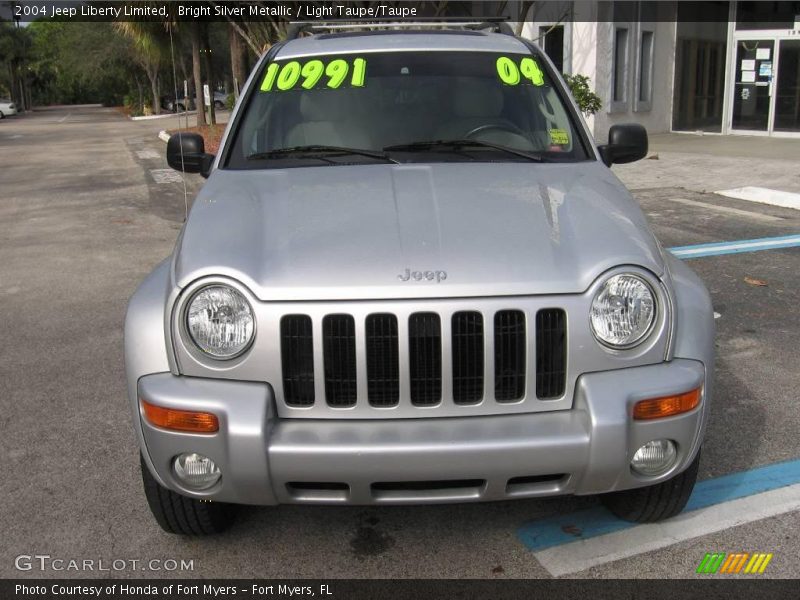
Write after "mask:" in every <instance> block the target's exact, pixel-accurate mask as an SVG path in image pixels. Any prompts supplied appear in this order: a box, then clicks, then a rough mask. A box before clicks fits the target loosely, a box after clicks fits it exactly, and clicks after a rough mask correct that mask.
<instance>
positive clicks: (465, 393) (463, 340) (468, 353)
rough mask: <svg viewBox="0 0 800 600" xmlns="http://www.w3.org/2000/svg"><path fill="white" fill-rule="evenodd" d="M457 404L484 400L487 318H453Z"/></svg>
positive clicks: (470, 315) (477, 315)
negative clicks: (484, 352)
mask: <svg viewBox="0 0 800 600" xmlns="http://www.w3.org/2000/svg"><path fill="white" fill-rule="evenodd" d="M452 332H453V340H452V347H453V401H454V402H455V403H456V404H474V403H476V402H480V401H481V399H482V398H483V315H482V314H481V313H479V312H457V313H455V314H454V315H453V321H452Z"/></svg>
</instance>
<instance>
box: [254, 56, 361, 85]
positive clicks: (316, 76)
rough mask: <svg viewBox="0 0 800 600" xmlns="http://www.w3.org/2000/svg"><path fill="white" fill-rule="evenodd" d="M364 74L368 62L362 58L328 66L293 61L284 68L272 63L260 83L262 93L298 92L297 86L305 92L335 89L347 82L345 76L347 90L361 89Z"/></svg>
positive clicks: (313, 61)
mask: <svg viewBox="0 0 800 600" xmlns="http://www.w3.org/2000/svg"><path fill="white" fill-rule="evenodd" d="M366 73H367V61H366V60H364V59H363V58H354V59H353V60H352V61H348V60H344V59H342V58H337V59H334V60H331V61H328V62H327V64H326V63H325V62H323V61H322V60H319V59H313V60H308V61H306V62H304V63H300V62H299V61H296V60H293V61H290V62H288V63H285V64H283V65H279V64H278V63H272V64H271V65H270V66H269V68H267V74H266V75H265V76H264V81H262V82H261V91H262V92H271V91H272V90H275V89H277V90H279V91H282V92H285V91H288V90H293V89H295V88H297V86H298V84H299V86H300V87H301V88H302V89H304V90H310V89H313V88H315V87H327V88H330V89H338V88H339V87H341V86H342V84H344V83H345V82H347V80H348V75H350V77H349V83H350V86H352V87H363V86H364V79H365V76H366Z"/></svg>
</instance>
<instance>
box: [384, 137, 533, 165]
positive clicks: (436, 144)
mask: <svg viewBox="0 0 800 600" xmlns="http://www.w3.org/2000/svg"><path fill="white" fill-rule="evenodd" d="M470 146H475V147H479V148H492V149H494V150H500V151H501V152H506V153H507V154H513V155H515V156H521V157H522V158H526V159H528V160H531V161H534V162H545V161H546V160H547V159H546V158H544V157H543V156H541V155H540V154H532V153H530V152H525V151H524V150H517V149H516V148H509V147H508V146H503V145H501V144H493V143H492V142H484V141H483V140H429V141H424V142H411V143H410V144H398V145H396V146H386V147H385V148H384V149H383V150H384V152H398V151H399V152H415V151H417V150H429V149H431V148H453V149H455V150H457V149H460V148H468V147H470Z"/></svg>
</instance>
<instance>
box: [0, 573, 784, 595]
mask: <svg viewBox="0 0 800 600" xmlns="http://www.w3.org/2000/svg"><path fill="white" fill-rule="evenodd" d="M0 598H2V599H3V600H23V599H33V598H38V599H45V600H90V599H98V598H99V599H102V600H123V599H124V600H139V599H149V598H171V599H185V600H221V599H229V598H239V599H245V600H298V599H299V600H309V599H311V598H313V599H315V600H362V599H363V600H384V599H385V600H403V599H406V598H408V599H412V600H439V599H443V600H444V599H447V600H473V599H474V600H512V599H513V600H516V599H524V600H555V599H558V600H562V599H576V600H587V599H592V600H595V599H598V600H599V599H603V598H614V599H615V600H616V599H630V600H639V599H641V600H675V599H676V598H697V599H702V600H716V599H725V600H728V599H730V598H748V599H760V598H770V599H775V600H780V599H783V598H797V581H793V580H780V579H778V580H767V579H737V578H734V577H724V576H714V577H713V578H711V579H694V580H681V579H676V580H666V581H664V580H656V579H644V580H629V579H625V580H615V579H602V580H592V579H577V580H576V579H557V580H508V579H506V580H464V579H454V580H441V579H433V580H420V579H413V580H411V579H406V580H385V579H378V580H352V579H331V580H266V579H265V580H245V579H216V580H187V579H166V580H136V579H124V580H119V579H73V580H47V579H28V580H19V579H17V580H2V581H0Z"/></svg>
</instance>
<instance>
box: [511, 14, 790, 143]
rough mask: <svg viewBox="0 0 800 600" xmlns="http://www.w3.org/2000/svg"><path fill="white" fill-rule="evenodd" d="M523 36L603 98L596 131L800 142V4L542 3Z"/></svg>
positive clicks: (599, 134) (594, 124) (595, 120)
mask: <svg viewBox="0 0 800 600" xmlns="http://www.w3.org/2000/svg"><path fill="white" fill-rule="evenodd" d="M523 35H524V36H525V37H527V38H529V39H532V40H535V41H536V43H537V44H539V45H540V46H541V47H542V48H544V49H545V51H546V52H547V53H548V54H549V55H550V57H551V58H552V59H553V61H554V62H555V63H556V65H557V66H558V67H559V68H560V69H561V70H562V71H563V72H564V73H572V74H576V73H580V74H582V75H586V76H588V77H589V78H590V79H591V81H592V87H593V88H594V90H595V92H596V93H597V94H598V95H599V96H600V97H601V98H602V100H603V108H602V109H601V110H600V112H598V113H597V114H596V115H594V117H593V118H592V119H590V122H591V125H592V127H593V130H594V132H595V135H596V136H597V137H598V139H600V140H602V139H604V136H605V135H606V132H607V131H608V128H609V126H611V125H613V124H615V123H622V122H637V123H641V124H642V125H644V126H646V127H647V129H648V131H650V132H651V133H657V132H667V131H686V132H697V131H702V132H705V133H709V134H724V135H728V134H731V135H733V134H746V135H765V136H791V137H800V2H797V1H784V2H646V1H645V2H597V1H592V2H589V1H578V2H537V3H535V4H534V6H533V7H532V9H531V11H530V12H529V13H528V21H527V22H526V23H525V25H524V27H523Z"/></svg>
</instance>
